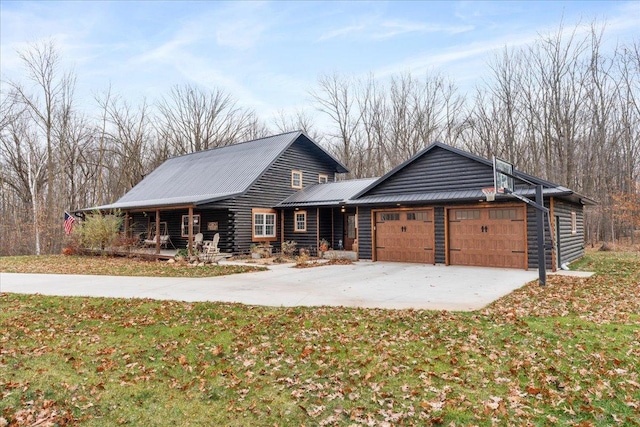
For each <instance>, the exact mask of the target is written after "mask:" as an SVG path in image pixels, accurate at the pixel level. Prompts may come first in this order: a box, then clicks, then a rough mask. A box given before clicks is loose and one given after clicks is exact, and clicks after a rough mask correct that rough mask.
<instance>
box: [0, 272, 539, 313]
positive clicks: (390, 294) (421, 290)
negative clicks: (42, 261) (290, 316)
mask: <svg viewBox="0 0 640 427" xmlns="http://www.w3.org/2000/svg"><path fill="white" fill-rule="evenodd" d="M536 278H537V272H536V271H525V270H517V269H501V268H474V267H457V266H448V267H446V266H442V265H435V266H434V265H422V264H405V263H389V262H367V261H360V262H357V263H355V264H353V265H333V266H322V267H314V268H306V269H296V268H291V264H285V265H277V266H270V270H269V271H264V272H257V273H246V274H235V275H230V276H222V277H211V278H196V279H193V278H170V277H115V276H83V275H61V274H14V273H0V292H13V293H23V294H43V295H59V296H92V297H116V298H152V299H170V300H179V301H220V302H239V303H243V304H251V305H265V306H276V307H279V306H286V307H291V306H322V305H327V306H347V307H367V308H390V309H405V308H415V309H431V310H455V311H471V310H477V309H480V308H482V307H484V306H486V305H487V304H489V303H491V302H492V301H494V300H496V299H498V298H500V297H501V296H503V295H506V294H508V293H510V292H511V291H513V290H514V289H517V288H519V287H521V286H523V285H524V284H525V283H527V282H529V281H531V280H535V279H536Z"/></svg>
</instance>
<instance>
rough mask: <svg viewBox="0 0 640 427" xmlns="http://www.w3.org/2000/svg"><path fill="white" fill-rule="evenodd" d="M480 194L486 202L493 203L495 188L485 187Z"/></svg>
mask: <svg viewBox="0 0 640 427" xmlns="http://www.w3.org/2000/svg"><path fill="white" fill-rule="evenodd" d="M482 194H484V197H485V198H486V199H487V202H493V201H494V200H495V199H496V189H495V187H487V188H483V189H482Z"/></svg>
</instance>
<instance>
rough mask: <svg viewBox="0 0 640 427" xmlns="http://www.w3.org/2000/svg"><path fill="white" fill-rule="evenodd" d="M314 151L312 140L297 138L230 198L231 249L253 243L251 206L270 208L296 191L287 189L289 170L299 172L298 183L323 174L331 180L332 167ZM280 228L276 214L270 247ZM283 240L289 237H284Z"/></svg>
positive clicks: (244, 248)
mask: <svg viewBox="0 0 640 427" xmlns="http://www.w3.org/2000/svg"><path fill="white" fill-rule="evenodd" d="M318 153H319V149H318V148H317V147H316V146H315V145H314V144H313V143H312V142H310V141H308V140H307V139H306V138H305V137H300V138H298V139H297V140H296V141H295V142H294V143H293V144H292V145H291V146H289V148H287V149H286V150H285V151H284V152H283V153H282V155H281V156H280V157H279V158H278V159H277V160H276V161H275V162H274V163H273V164H272V165H271V167H270V168H269V169H268V170H267V171H266V172H265V173H264V174H263V175H262V176H261V177H260V178H259V179H258V180H257V181H256V182H255V183H254V184H253V186H252V187H251V189H250V190H249V191H247V193H245V194H244V195H242V196H238V197H236V198H235V199H233V200H232V201H230V210H231V211H232V212H233V214H234V219H235V223H234V226H235V239H234V245H233V252H237V253H245V252H248V251H249V248H250V246H251V244H252V243H253V242H252V230H251V227H252V215H251V209H253V208H272V207H273V206H276V205H277V204H278V203H280V202H281V201H282V200H284V199H286V198H287V197H289V196H290V195H292V194H293V193H295V192H296V191H298V190H297V189H295V188H291V171H292V170H299V171H302V182H303V186H305V187H306V186H308V185H311V184H317V183H318V175H319V174H325V175H327V176H328V178H329V181H330V182H331V181H333V180H334V174H335V171H336V169H335V166H334V165H332V164H330V163H329V160H328V159H327V158H326V157H323V156H320V155H319V154H318ZM325 159H326V160H325ZM310 210H311V209H310ZM314 210H315V208H314ZM314 216H315V213H314ZM307 221H308V220H307ZM280 227H281V225H280V215H277V216H276V237H275V238H274V240H273V241H272V242H271V244H272V245H274V246H279V241H280V236H281V230H280ZM307 227H308V226H307ZM314 233H315V232H314ZM286 234H287V233H286V230H285V235H286ZM285 239H286V240H291V239H289V238H287V237H285ZM314 241H315V234H314Z"/></svg>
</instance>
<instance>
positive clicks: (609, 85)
mask: <svg viewBox="0 0 640 427" xmlns="http://www.w3.org/2000/svg"><path fill="white" fill-rule="evenodd" d="M604 36H605V29H604V27H598V26H596V25H592V26H591V27H590V29H589V30H588V31H585V30H584V28H583V27H580V26H576V27H574V28H571V29H566V28H564V27H562V26H561V27H560V28H558V29H557V31H555V32H554V33H551V34H548V35H540V36H539V38H538V39H537V40H536V41H535V42H533V43H531V44H529V45H526V46H523V47H519V48H505V49H504V50H503V51H501V52H500V53H499V54H497V55H495V56H494V57H492V58H490V59H489V61H488V64H489V69H490V73H489V75H488V77H486V78H485V79H484V80H483V81H482V82H479V83H478V84H477V85H476V88H475V90H474V91H473V92H471V93H466V94H463V93H461V91H460V89H459V88H458V87H457V85H456V83H455V82H454V81H452V80H451V79H450V78H448V77H447V76H446V75H444V74H441V73H437V72H431V73H427V74H425V75H420V76H416V75H412V74H410V73H408V72H407V73H401V74H398V75H393V76H391V77H389V78H387V79H378V78H376V76H375V75H373V74H371V75H369V76H367V77H353V76H346V75H340V74H329V75H322V76H320V77H319V78H318V81H317V84H316V86H315V87H314V88H311V89H310V90H309V98H310V107H313V108H314V109H316V110H317V112H318V114H319V115H320V116H321V117H323V119H324V120H323V121H322V123H324V124H323V126H324V128H320V127H319V126H318V125H317V123H316V122H314V119H313V117H312V116H311V115H310V114H309V112H308V111H309V110H306V111H298V112H297V113H295V114H294V115H292V116H287V115H284V114H281V115H280V116H279V117H277V118H276V119H275V120H273V121H272V122H271V123H267V122H265V121H264V120H263V119H262V118H260V117H258V115H257V114H256V113H255V111H253V110H251V109H248V108H244V107H241V106H239V103H238V101H237V100H236V99H235V98H234V97H233V96H232V95H231V94H228V93H225V92H224V91H223V90H220V89H213V90H205V89H203V88H201V87H198V86H195V85H189V84H185V85H176V86H174V87H172V88H171V89H170V90H169V91H168V93H166V94H165V95H163V96H161V97H159V99H157V100H153V101H147V100H141V101H140V102H138V103H135V104H134V103H132V102H131V101H130V100H126V99H124V98H123V97H122V96H120V95H118V94H116V93H115V92H114V91H113V89H112V88H111V87H108V88H106V90H104V91H103V92H102V93H99V94H97V95H95V98H94V102H95V106H97V111H99V115H98V117H91V116H89V115H88V114H87V113H86V112H83V111H82V109H81V108H80V107H78V106H77V104H76V103H77V100H76V98H75V94H74V91H75V83H76V76H75V75H74V74H73V73H70V72H68V71H65V70H63V69H62V66H61V58H60V56H59V53H58V51H57V49H56V46H55V44H54V43H53V42H45V43H38V44H34V45H32V46H30V47H29V48H28V49H26V50H25V51H22V52H19V55H20V59H21V61H22V64H23V65H24V71H25V73H24V74H25V76H26V77H27V80H26V81H25V82H17V81H3V84H2V90H1V92H0V96H1V98H0V168H1V169H0V170H1V172H0V191H1V195H0V215H1V217H2V226H1V229H0V240H1V241H2V242H3V244H2V245H0V255H9V254H27V253H35V254H40V253H59V252H60V251H61V247H62V244H63V240H64V239H63V230H62V226H61V225H62V215H63V212H64V211H65V210H72V209H76V208H82V207H88V206H99V205H102V204H107V203H111V202H113V201H115V200H116V199H118V198H119V197H121V196H122V195H123V194H125V193H126V192H127V191H128V190H130V189H131V188H132V187H133V186H134V185H136V184H137V183H138V182H139V181H140V180H141V179H142V178H143V177H144V176H145V175H146V174H148V173H149V172H151V171H152V170H153V169H154V168H155V167H157V166H158V165H159V164H160V163H162V162H163V161H164V160H166V159H167V158H169V157H172V156H176V155H182V154H187V153H191V152H195V151H200V150H206V149H210V148H215V147H221V146H225V145H229V144H233V143H237V142H241V141H245V140H249V139H254V138H258V137H262V136H266V135H269V134H272V133H276V132H284V131H289V130H297V129H302V130H304V131H306V132H307V133H308V134H309V135H310V136H311V137H312V138H314V139H315V140H316V141H317V142H319V143H320V144H322V145H323V146H325V147H326V148H327V149H328V150H329V151H331V152H332V153H333V154H334V155H335V156H336V157H337V158H338V159H340V160H341V161H342V162H343V163H344V164H345V165H347V166H348V167H349V168H350V169H351V173H350V176H349V177H372V176H380V175H382V174H383V173H385V172H386V171H388V170H390V168H392V167H394V166H396V165H398V164H399V163H401V162H403V161H404V160H406V159H407V158H409V157H411V156H412V155H414V154H415V153H417V152H418V151H420V150H421V149H423V148H425V147H426V146H428V145H429V144H430V143H431V142H433V141H436V140H439V141H442V142H445V143H447V144H451V145H453V146H456V147H459V148H462V149H465V150H468V151H470V152H473V153H475V154H478V155H480V156H483V157H488V158H491V156H493V155H496V156H499V157H502V158H505V159H507V160H510V161H512V162H513V163H514V164H515V165H516V168H517V169H518V170H521V171H525V172H528V173H530V174H533V175H536V176H540V177H542V178H546V179H548V180H550V181H552V182H556V183H558V184H560V185H564V186H566V187H569V188H571V189H573V190H575V191H577V192H579V193H581V194H584V195H585V196H587V197H590V198H593V199H595V200H597V201H598V203H599V204H598V205H597V206H595V207H594V208H590V209H589V210H588V211H587V216H586V233H587V238H588V239H589V240H592V241H597V240H603V239H604V240H612V239H615V238H619V237H621V236H623V235H631V236H633V227H634V226H640V206H638V205H637V204H636V203H629V200H638V192H639V190H640V185H639V179H640V178H639V177H640V41H639V40H633V41H632V42H631V43H628V44H620V45H618V46H617V47H616V49H615V50H614V51H613V52H610V51H607V52H606V53H605V52H603V39H604Z"/></svg>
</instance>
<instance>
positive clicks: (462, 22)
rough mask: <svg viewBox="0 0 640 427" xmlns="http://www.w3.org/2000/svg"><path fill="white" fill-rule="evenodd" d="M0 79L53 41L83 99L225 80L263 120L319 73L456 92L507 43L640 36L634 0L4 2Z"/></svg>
mask: <svg viewBox="0 0 640 427" xmlns="http://www.w3.org/2000/svg"><path fill="white" fill-rule="evenodd" d="M0 20H1V21H0V66H1V73H2V79H3V80H6V79H13V80H17V79H20V78H21V64H20V62H19V60H18V58H17V55H16V51H17V50H20V49H25V48H26V47H27V46H28V45H29V43H33V42H37V41H40V40H47V39H53V40H54V41H55V43H56V45H57V47H58V48H59V51H60V53H61V55H62V58H63V60H64V67H65V68H72V69H73V70H74V71H75V73H76V75H77V95H78V97H79V101H80V103H81V104H85V105H88V104H90V103H91V102H92V95H93V94H94V93H97V92H102V91H104V90H105V89H106V88H107V87H108V86H109V84H111V86H112V90H113V91H114V92H116V93H118V94H120V95H123V96H126V97H128V98H129V99H131V101H132V102H134V103H137V102H138V101H139V100H140V99H142V97H147V99H149V100H154V99H156V98H157V97H158V96H159V95H161V94H166V93H167V92H168V90H169V88H170V87H171V86H173V85H175V84H182V83H191V84H197V85H201V86H203V87H205V88H221V89H223V90H225V91H226V92H228V93H230V94H232V95H233V96H234V97H235V98H236V99H237V100H238V101H239V103H240V104H241V105H243V106H247V107H251V108H253V109H255V110H256V111H257V112H258V114H259V115H260V117H262V118H263V119H265V120H267V121H268V120H269V119H270V115H272V114H275V113H276V112H277V111H279V110H283V111H285V112H288V111H293V110H295V109H297V108H300V107H303V106H305V105H309V104H310V102H309V95H308V92H309V90H311V89H312V88H313V87H314V86H315V83H316V81H317V79H318V76H319V75H320V74H323V73H333V72H337V73H340V74H348V75H355V76H365V75H367V74H369V73H374V75H375V76H376V77H379V78H384V77H386V76H389V75H391V74H394V73H400V72H407V71H410V72H411V73H412V74H414V75H416V76H420V75H421V74H424V73H426V72H432V71H438V72H442V73H444V74H445V75H448V76H450V77H451V78H452V79H453V80H454V81H456V82H457V84H458V85H459V86H461V87H462V88H463V89H465V88H471V87H473V86H474V85H475V84H478V83H479V82H480V79H481V78H482V77H483V76H484V75H486V73H487V66H486V62H487V60H488V59H489V58H490V57H491V55H492V54H494V53H495V52H496V51H499V50H500V49H502V48H504V47H505V46H510V47H517V46H521V45H523V44H526V43H529V42H531V41H532V40H534V39H535V38H536V37H537V35H538V34H540V33H548V32H549V31H556V30H557V29H558V27H559V25H560V23H561V22H564V24H565V26H566V27H571V28H572V27H574V26H575V25H576V24H578V23H583V24H587V25H588V24H590V23H591V22H593V21H594V20H596V21H598V22H600V23H605V22H606V25H607V30H606V40H605V43H606V45H607V46H608V47H609V48H612V47H613V46H614V45H615V44H616V43H630V42H631V41H632V40H633V39H634V38H635V39H638V38H640V2H638V1H635V2H624V1H621V2H616V1H573V2H563V1H557V2H552V1H542V2H507V1H501V2H480V1H469V2H467V1H461V2H418V1H411V2H399V1H390V2H383V1H375V2H364V1H358V2H310V1H304V2H294V1H276V2H248V1H245V2H213V1H211V2H209V1H198V2H178V1H165V2H155V1H140V2H136V1H69V2H61V1H6V0H2V1H1V2H0Z"/></svg>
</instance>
